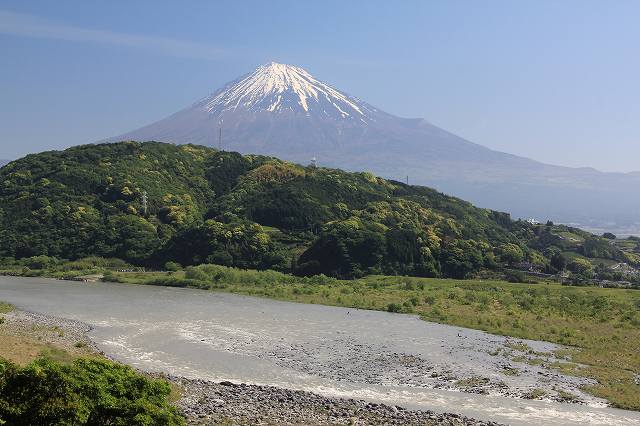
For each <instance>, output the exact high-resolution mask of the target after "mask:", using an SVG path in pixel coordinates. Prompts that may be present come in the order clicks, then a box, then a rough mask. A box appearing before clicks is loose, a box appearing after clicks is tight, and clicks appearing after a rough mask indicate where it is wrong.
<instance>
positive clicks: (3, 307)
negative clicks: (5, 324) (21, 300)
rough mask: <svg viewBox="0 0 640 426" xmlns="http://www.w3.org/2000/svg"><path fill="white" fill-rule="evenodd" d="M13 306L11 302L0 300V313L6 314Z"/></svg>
mask: <svg viewBox="0 0 640 426" xmlns="http://www.w3.org/2000/svg"><path fill="white" fill-rule="evenodd" d="M13 309H14V307H13V305H12V304H10V303H7V302H0V314H6V313H7V312H11V311H13Z"/></svg>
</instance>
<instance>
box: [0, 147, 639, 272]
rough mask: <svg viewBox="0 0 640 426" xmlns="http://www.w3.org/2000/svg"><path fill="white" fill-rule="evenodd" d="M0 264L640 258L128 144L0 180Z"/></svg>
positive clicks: (11, 170) (222, 160) (281, 264)
mask: <svg viewBox="0 0 640 426" xmlns="http://www.w3.org/2000/svg"><path fill="white" fill-rule="evenodd" d="M0 206H2V207H1V208H0V257H7V258H12V259H25V258H27V259H30V261H29V264H24V262H23V264H24V266H26V267H28V268H30V269H31V270H42V269H52V268H54V267H55V262H56V261H57V260H56V259H69V260H77V259H82V258H87V257H90V256H100V257H104V258H114V257H115V258H121V259H123V260H124V261H126V262H128V263H131V264H134V265H140V266H152V267H154V268H160V267H162V266H163V265H165V264H166V263H167V262H170V261H171V262H177V263H179V264H181V265H184V266H189V265H197V264H201V263H216V264H221V265H226V266H232V267H238V268H254V269H275V270H279V271H283V272H293V273H296V274H299V275H312V274H317V273H324V274H326V275H331V276H336V277H344V278H350V277H359V276H362V275H366V274H375V273H384V274H402V275H415V276H424V277H439V276H444V277H456V278H462V277H469V276H472V275H474V274H475V273H476V272H478V271H479V270H480V269H481V268H488V269H499V268H501V267H502V266H505V265H512V264H517V263H520V262H521V261H527V262H529V263H530V264H532V265H534V267H536V268H538V269H539V270H540V271H546V272H551V273H553V272H556V271H557V270H559V269H562V268H561V267H562V266H563V265H562V262H561V259H559V258H557V256H556V261H551V258H552V257H553V256H554V255H557V254H558V253H562V252H567V251H571V252H573V253H579V254H581V255H583V256H586V257H589V258H599V259H611V260H616V261H620V262H628V263H631V264H634V263H640V256H637V255H635V254H632V253H627V252H623V251H622V250H621V249H619V248H618V247H617V246H616V245H614V244H611V240H607V239H605V238H602V237H596V236H592V235H591V234H588V233H586V232H583V231H580V230H578V229H575V228H570V227H566V226H562V225H558V226H556V225H548V226H543V225H531V224H528V223H526V222H523V221H513V220H511V218H510V217H509V215H508V214H506V213H500V212H494V211H491V210H487V209H479V208H476V207H473V206H472V205H471V204H469V203H467V202H464V201H462V200H459V199H457V198H454V197H449V196H446V195H444V194H441V193H439V192H437V191H435V190H433V189H429V188H425V187H419V186H409V185H405V184H403V183H400V182H394V181H388V180H384V179H381V178H378V177H375V176H373V175H372V174H370V173H347V172H343V171H341V170H335V169H326V168H315V167H314V168H312V167H302V166H299V165H295V164H291V163H288V162H284V161H280V160H277V159H274V158H269V157H262V156H251V155H249V156H242V155H240V154H237V153H231V152H219V151H216V150H214V149H211V148H205V147H201V146H194V145H180V146H176V145H171V144H162V143H156V142H147V143H137V142H122V143H116V144H102V145H85V146H79V147H74V148H70V149H68V150H66V151H62V152H56V151H51V152H44V153H40V154H35V155H29V156H27V157H25V158H22V159H20V160H17V161H13V162H11V163H10V164H8V165H6V166H5V167H3V168H2V169H0Z"/></svg>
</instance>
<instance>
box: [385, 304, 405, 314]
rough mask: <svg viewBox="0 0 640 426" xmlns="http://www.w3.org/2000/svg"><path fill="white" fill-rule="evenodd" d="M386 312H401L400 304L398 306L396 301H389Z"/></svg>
mask: <svg viewBox="0 0 640 426" xmlns="http://www.w3.org/2000/svg"><path fill="white" fill-rule="evenodd" d="M387 312H394V313H398V312H402V306H400V305H399V304H397V303H389V304H388V305H387Z"/></svg>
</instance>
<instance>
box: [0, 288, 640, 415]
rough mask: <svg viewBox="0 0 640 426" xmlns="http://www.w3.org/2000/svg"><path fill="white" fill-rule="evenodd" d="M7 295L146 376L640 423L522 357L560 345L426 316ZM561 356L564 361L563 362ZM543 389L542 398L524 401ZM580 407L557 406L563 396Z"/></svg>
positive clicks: (155, 292) (156, 296)
mask: <svg viewBox="0 0 640 426" xmlns="http://www.w3.org/2000/svg"><path fill="white" fill-rule="evenodd" d="M0 300H4V301H7V302H10V303H13V304H14V305H16V306H17V307H19V308H20V309H25V310H29V311H34V312H40V313H43V314H48V315H54V316H59V317H64V318H68V319H71V320H77V321H82V322H84V323H87V324H89V325H90V326H91V327H92V331H91V332H90V333H89V336H90V338H91V339H92V341H93V342H94V343H95V344H96V345H97V347H98V348H100V349H101V350H102V351H104V352H105V353H106V354H108V355H109V356H111V357H113V358H115V359H117V360H119V361H122V362H125V363H127V364H130V365H133V366H135V367H137V368H140V369H144V370H147V371H157V372H164V373H167V374H171V375H178V376H184V377H188V378H194V379H205V380H215V381H222V380H228V381H231V382H236V383H250V384H260V385H269V386H275V387H279V388H288V389H297V390H304V391H309V392H314V393H317V394H321V395H327V396H337V397H348V398H356V399H364V400H367V401H372V402H384V403H386V404H394V405H400V406H403V407H407V408H410V409H425V410H426V409H429V410H434V411H437V412H456V413H459V414H463V415H465V416H469V417H473V418H478V419H485V420H493V421H497V422H501V423H508V424H562V425H566V424H581V423H587V424H612V425H613V424H615V425H618V424H619V425H622V424H633V423H640V413H638V412H631V411H624V410H618V409H613V408H609V407H606V404H605V403H604V401H602V400H598V399H596V398H593V397H591V396H589V395H587V394H584V393H582V392H581V391H580V390H579V387H580V386H581V385H583V384H586V383H587V382H586V381H585V380H586V379H580V378H575V377H570V376H562V375H560V374H559V373H558V372H557V371H555V370H551V369H547V368H545V367H544V366H541V365H530V364H529V363H527V362H522V361H520V362H517V361H514V359H522V358H523V357H525V358H526V356H527V353H529V352H531V353H535V354H537V355H536V356H537V357H546V358H548V359H549V360H550V361H552V360H556V361H558V360H557V359H555V358H554V355H553V351H554V350H555V349H558V346H556V345H553V344H550V343H545V342H534V341H523V340H519V339H508V338H505V337H501V336H494V335H490V334H487V333H483V332H480V331H476V330H469V329H464V328H460V327H452V326H446V325H441V324H434V323H429V322H425V321H422V320H420V319H418V318H417V317H415V316H411V315H399V314H390V313H384V312H375V311H365V310H355V309H346V308H337V307H328V306H320V305H305V304H297V303H289V302H280V301H274V300H268V299H261V298H252V297H245V296H238V295H232V294H226V293H217V292H207V291H200V290H191V289H176V288H167V287H151V286H136V285H128V284H112V283H96V284H85V283H79V282H65V281H57V280H50V279H39V278H12V277H0ZM559 361H562V360H559ZM534 390H539V391H540V390H544V391H545V392H546V395H545V396H542V397H541V398H542V399H523V398H522V397H523V396H526V395H530V394H531V392H532V391H534ZM558 390H561V391H562V392H563V393H567V394H570V395H572V396H573V397H575V400H576V401H579V402H580V403H567V402H558V401H557V400H554V399H557V397H556V394H557V393H558V392H557V391H558Z"/></svg>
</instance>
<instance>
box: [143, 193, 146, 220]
mask: <svg viewBox="0 0 640 426" xmlns="http://www.w3.org/2000/svg"><path fill="white" fill-rule="evenodd" d="M142 210H143V211H144V215H145V216H146V215H147V191H142Z"/></svg>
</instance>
